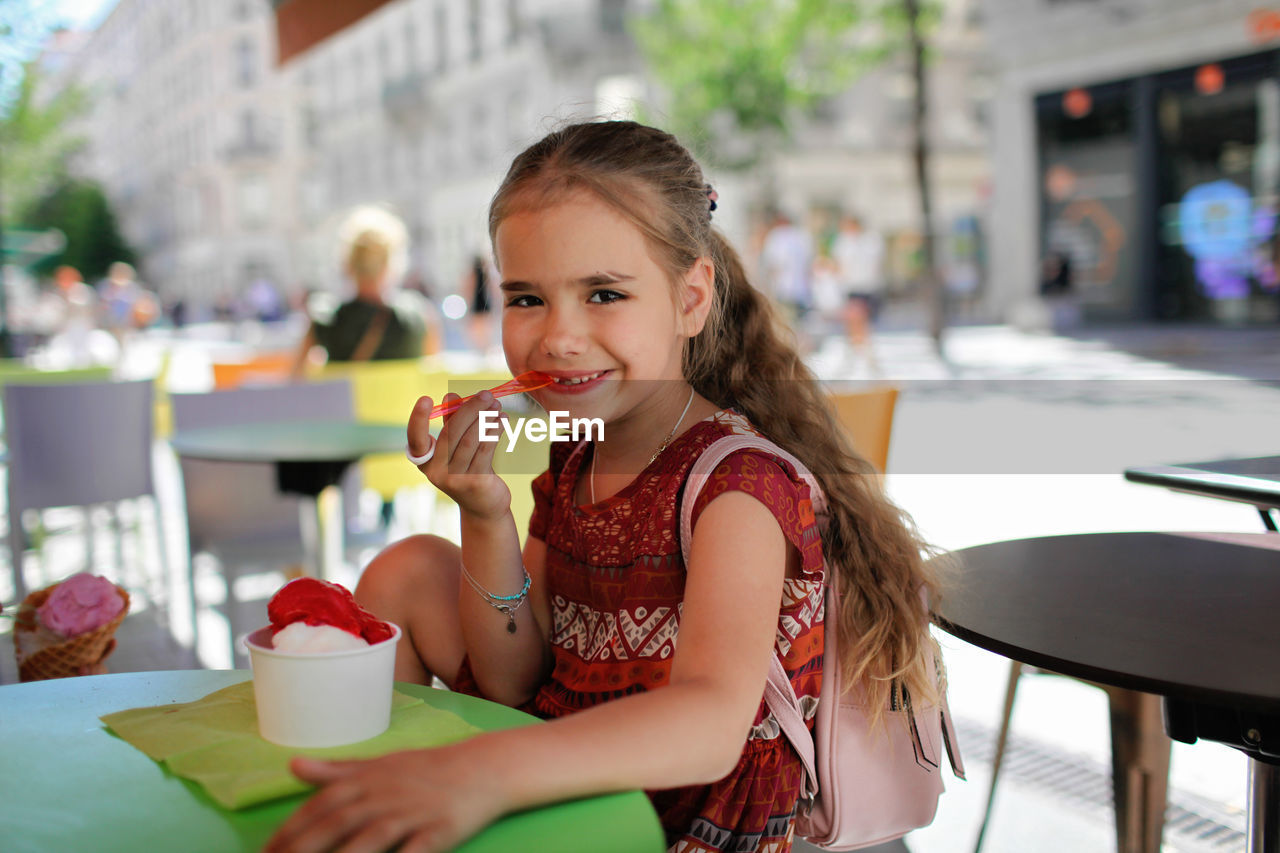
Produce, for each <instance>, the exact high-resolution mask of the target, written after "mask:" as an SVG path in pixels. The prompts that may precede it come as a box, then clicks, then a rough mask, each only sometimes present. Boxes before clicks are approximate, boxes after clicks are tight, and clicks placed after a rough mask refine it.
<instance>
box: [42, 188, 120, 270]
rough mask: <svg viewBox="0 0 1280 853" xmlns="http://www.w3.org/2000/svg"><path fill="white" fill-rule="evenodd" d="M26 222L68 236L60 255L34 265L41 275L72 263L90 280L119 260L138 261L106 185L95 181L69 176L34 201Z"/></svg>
mask: <svg viewBox="0 0 1280 853" xmlns="http://www.w3.org/2000/svg"><path fill="white" fill-rule="evenodd" d="M24 214H25V215H24V216H23V222H24V224H26V225H27V226H28V227H32V228H57V229H58V230H60V231H61V232H62V233H63V234H64V235H66V238H67V243H66V247H65V248H64V249H63V250H62V252H61V253H60V254H58V255H54V256H52V257H49V258H46V259H44V260H43V261H40V263H38V264H36V265H35V266H34V267H33V272H35V273H37V274H47V273H51V272H53V270H54V268H56V267H58V266H60V265H62V264H69V265H71V266H73V267H75V268H76V269H78V270H79V271H80V273H81V275H83V276H84V278H85V280H86V281H93V280H95V279H99V278H102V277H103V276H105V275H106V274H107V267H109V266H110V265H111V264H112V263H113V262H115V261H126V262H128V263H135V262H136V260H137V256H136V254H135V253H134V251H133V249H132V248H131V247H130V246H129V244H128V243H127V242H126V241H125V239H124V237H123V236H121V234H120V230H119V228H118V226H117V225H116V218H115V214H114V213H113V212H112V210H111V205H110V203H109V202H108V201H107V197H106V195H105V194H104V193H103V192H102V188H101V187H100V186H98V184H97V183H95V182H94V181H88V180H83V179H79V178H66V179H64V180H63V181H62V182H61V183H59V184H58V186H57V187H55V188H54V189H53V190H52V191H50V192H49V193H47V194H46V195H45V196H43V197H42V198H40V199H38V200H37V201H36V202H35V203H33V204H32V205H31V206H30V207H29V208H28V209H27V210H26V211H25V212H24Z"/></svg>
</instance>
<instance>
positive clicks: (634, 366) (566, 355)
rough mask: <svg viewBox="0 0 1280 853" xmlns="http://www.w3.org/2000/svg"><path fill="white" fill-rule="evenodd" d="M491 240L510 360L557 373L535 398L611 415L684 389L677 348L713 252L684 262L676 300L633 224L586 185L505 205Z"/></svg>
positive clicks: (706, 296) (515, 368)
mask: <svg viewBox="0 0 1280 853" xmlns="http://www.w3.org/2000/svg"><path fill="white" fill-rule="evenodd" d="M494 248H495V252H496V255H497V260H498V265H499V268H500V269H501V270H502V285H501V289H502V294H503V310H502V345H503V349H504V350H505V352H506V356H507V365H508V366H509V367H510V368H511V371H512V373H515V374H519V373H521V372H522V371H525V370H540V371H543V372H545V373H549V374H551V375H552V376H554V377H556V380H557V381H556V383H555V384H553V385H551V386H549V387H547V388H545V389H543V390H541V391H537V392H535V393H534V395H533V396H535V397H536V398H537V399H538V402H539V403H540V404H541V405H542V406H543V407H544V408H546V409H548V410H552V409H556V410H564V411H570V412H572V413H573V414H574V415H575V416H586V415H590V416H591V417H601V418H604V420H605V421H606V422H609V421H610V420H615V419H617V418H619V417H622V416H625V415H626V414H627V413H628V412H630V411H632V410H633V409H635V407H636V406H637V405H642V404H643V403H644V402H645V401H650V402H651V403H652V404H657V403H659V401H661V400H663V399H664V398H666V397H668V396H670V395H672V394H676V395H679V394H682V393H687V386H686V385H685V383H684V378H683V376H682V374H681V354H682V351H683V347H684V343H685V341H686V339H688V338H689V337H691V336H693V335H696V334H697V333H698V332H699V331H700V330H701V329H702V326H703V323H704V322H705V321H706V316H707V311H708V310H709V308H710V304H711V292H712V291H711V284H712V277H713V273H714V270H713V268H712V267H711V264H710V262H708V261H706V260H704V259H699V260H698V261H697V262H695V263H694V265H693V267H692V268H691V269H690V270H689V272H688V273H686V275H685V279H686V281H685V288H684V289H685V291H686V292H685V294H684V295H683V296H682V298H681V300H680V302H681V303H682V304H679V305H677V304H676V299H675V296H674V294H673V290H672V286H671V283H670V281H669V280H668V278H667V276H666V274H665V272H664V271H663V270H662V268H661V267H659V266H658V265H657V263H655V262H654V260H653V258H651V257H650V256H649V251H648V246H647V244H646V242H645V239H644V236H643V235H642V234H641V233H640V231H639V229H637V228H636V227H635V226H634V225H632V224H631V223H630V222H628V221H627V220H626V219H624V218H623V217H622V216H621V215H620V214H618V213H617V212H616V211H614V210H613V208H611V207H609V206H608V205H607V204H605V203H604V202H602V201H599V200H598V199H596V198H595V196H593V195H591V194H589V193H585V192H583V193H576V194H574V195H572V196H570V197H569V198H567V199H566V200H564V201H563V202H559V203H557V204H555V205H553V206H551V207H548V208H542V209H538V210H530V211H522V212H517V213H513V214H511V215H510V216H508V217H507V218H506V219H504V220H503V221H502V222H501V224H499V226H498V228H497V231H496V233H495V235H494ZM620 380H633V381H628V382H620ZM634 380H645V381H640V382H637V381H634ZM680 389H684V391H683V392H682V391H681V390H680ZM681 402H682V403H683V398H682V399H681ZM642 407H643V405H642Z"/></svg>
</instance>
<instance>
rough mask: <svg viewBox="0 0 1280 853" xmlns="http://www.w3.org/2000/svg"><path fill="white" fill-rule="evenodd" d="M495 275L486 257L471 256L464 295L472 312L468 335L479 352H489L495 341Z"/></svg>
mask: <svg viewBox="0 0 1280 853" xmlns="http://www.w3.org/2000/svg"><path fill="white" fill-rule="evenodd" d="M493 278H494V277H493V275H491V274H490V265H489V261H488V260H486V259H485V257H484V255H482V254H480V253H478V252H477V253H476V254H474V255H472V256H471V265H470V268H469V269H468V270H467V274H466V276H465V278H464V285H463V294H464V295H465V296H466V297H467V299H468V303H469V307H470V310H469V311H468V314H469V320H468V323H467V333H468V335H469V336H470V338H471V345H472V346H473V347H475V349H476V351H477V352H482V353H483V352H487V351H488V349H489V345H490V343H491V341H492V339H493V293H492V289H493Z"/></svg>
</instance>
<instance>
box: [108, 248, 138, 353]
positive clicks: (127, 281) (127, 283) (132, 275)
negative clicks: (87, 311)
mask: <svg viewBox="0 0 1280 853" xmlns="http://www.w3.org/2000/svg"><path fill="white" fill-rule="evenodd" d="M136 276H137V272H136V271H135V270H134V268H133V266H132V265H131V264H127V263H125V262H124V261H116V262H115V263H113V264H112V265H111V266H109V267H107V277H106V278H105V279H103V280H102V282H101V283H99V285H98V305H99V308H100V310H101V316H102V325H103V326H104V327H105V328H106V329H107V331H109V332H111V334H112V335H114V336H115V339H116V343H117V344H119V345H120V351H121V353H122V357H123V352H124V346H125V344H126V343H127V342H128V338H129V335H130V333H132V331H133V329H134V327H135V323H134V315H133V309H134V303H136V302H137V301H138V296H139V294H141V293H142V285H140V284H139V283H138V281H137V278H136Z"/></svg>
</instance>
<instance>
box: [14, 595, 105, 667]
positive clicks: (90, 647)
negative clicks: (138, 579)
mask: <svg viewBox="0 0 1280 853" xmlns="http://www.w3.org/2000/svg"><path fill="white" fill-rule="evenodd" d="M128 612H129V593H127V592H125V590H124V589H122V588H120V587H118V586H116V585H115V584H113V583H111V582H110V581H109V580H107V579H106V578H101V577H97V576H96V575H90V574H85V573H81V574H77V575H72V576H71V577H69V578H67V579H66V580H64V581H62V582H61V583H57V584H54V585H53V586H50V587H47V588H45V589H41V590H37V591H35V592H33V593H31V594H30V595H28V596H27V597H26V599H24V600H23V602H22V604H21V605H20V606H19V607H18V614H17V618H16V622H15V625H14V631H13V644H14V653H15V655H16V657H17V660H18V677H19V678H20V679H21V680H23V681H39V680H42V679H47V678H66V677H69V676H74V675H96V674H100V673H103V672H106V666H105V663H104V662H105V661H106V659H107V656H108V655H110V654H111V652H112V651H114V649H115V646H116V639H115V632H116V629H117V628H119V627H120V623H121V622H123V621H124V618H125V616H126V615H127V614H128Z"/></svg>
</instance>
